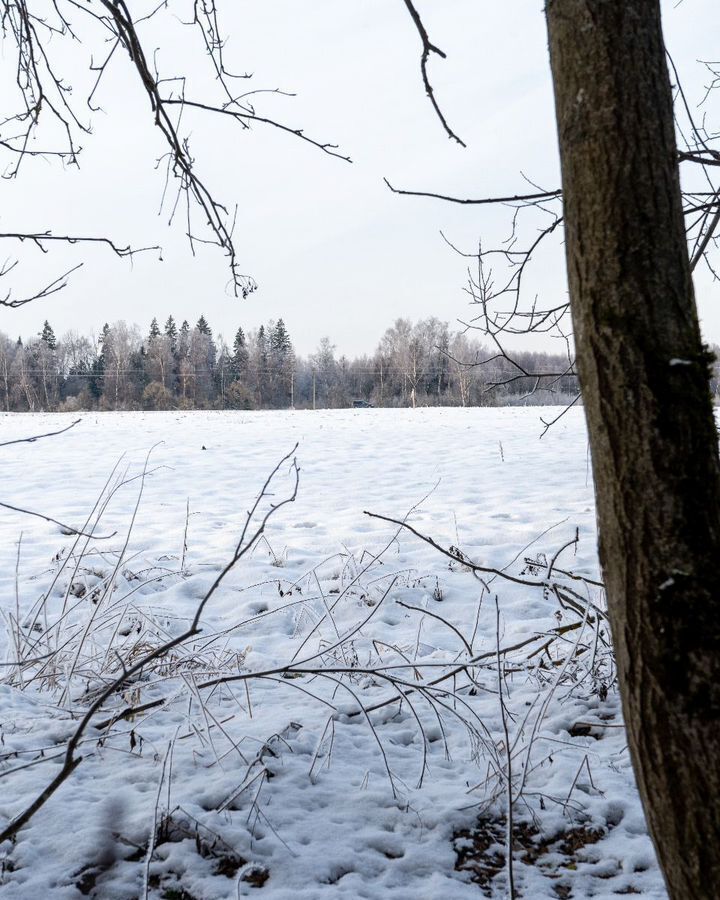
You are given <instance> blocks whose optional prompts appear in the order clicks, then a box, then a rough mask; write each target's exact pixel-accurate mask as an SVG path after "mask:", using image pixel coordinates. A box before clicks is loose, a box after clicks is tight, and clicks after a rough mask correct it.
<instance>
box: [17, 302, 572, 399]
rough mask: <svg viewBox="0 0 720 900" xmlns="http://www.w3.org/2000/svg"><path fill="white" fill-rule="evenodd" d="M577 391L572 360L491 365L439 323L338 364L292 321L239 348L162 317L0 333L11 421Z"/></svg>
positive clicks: (257, 333)
mask: <svg viewBox="0 0 720 900" xmlns="http://www.w3.org/2000/svg"><path fill="white" fill-rule="evenodd" d="M523 373H527V374H523ZM538 388H542V389H541V390H539V391H538ZM576 393H577V384H576V378H575V376H574V374H572V372H571V371H569V370H568V362H567V358H566V357H564V356H560V355H553V354H547V353H545V354H543V353H518V354H515V355H514V357H513V360H512V362H511V361H510V360H509V359H507V358H505V357H503V356H502V355H499V356H496V357H493V354H492V352H491V351H490V350H488V349H487V347H485V346H484V345H483V344H482V343H481V342H480V341H479V340H477V338H476V337H475V336H474V335H473V334H472V333H471V332H467V331H452V330H451V329H450V327H449V325H448V323H447V322H441V321H439V320H437V319H435V318H430V319H423V320H421V321H419V322H416V323H413V322H411V321H410V320H408V319H397V320H396V321H395V323H394V324H393V325H392V326H391V327H390V328H388V329H387V330H386V331H385V334H384V335H383V336H382V338H381V340H380V342H379V344H378V346H377V348H376V350H375V352H374V353H373V354H371V355H363V356H358V357H355V358H353V359H350V358H348V357H347V356H344V355H340V356H338V355H337V354H336V348H335V346H334V345H333V344H332V342H331V341H330V339H329V338H327V337H323V338H322V339H321V340H320V342H319V344H318V347H317V349H316V351H315V352H314V353H312V354H310V355H308V356H307V357H301V356H299V355H298V354H297V353H296V352H295V349H294V347H293V342H292V340H291V337H290V335H289V333H288V330H287V328H286V326H285V323H284V322H283V320H282V319H278V320H277V321H270V322H269V323H268V324H267V325H263V326H260V328H258V329H256V330H253V331H250V332H248V333H246V332H245V331H244V330H243V329H242V328H241V327H240V328H238V329H237V332H236V333H235V335H234V337H233V340H232V342H231V343H227V342H226V341H225V339H224V338H223V337H222V335H218V336H217V337H216V336H214V334H213V329H212V328H211V327H210V324H209V323H208V321H207V320H206V318H205V317H204V316H200V318H199V319H198V321H197V323H196V324H195V325H194V326H191V325H190V324H189V323H188V322H187V321H184V322H182V323H181V324H180V325H178V324H177V323H176V321H175V319H174V318H173V317H172V316H170V317H169V318H168V319H167V321H166V322H165V324H164V326H162V327H161V326H160V324H159V323H158V321H157V319H153V320H152V323H151V325H150V328H149V330H148V332H147V333H146V334H145V335H143V334H142V333H141V331H140V329H139V328H138V326H137V325H129V324H128V323H126V322H124V321H122V320H120V321H117V322H115V323H113V324H112V325H111V324H105V325H104V326H103V328H102V330H101V331H100V334H99V335H98V336H96V337H93V336H88V335H83V334H79V333H78V332H76V331H68V332H67V333H66V334H64V335H63V336H62V337H61V338H57V337H56V335H55V331H54V329H53V328H52V326H51V325H50V324H49V322H47V321H46V322H45V324H44V326H43V329H42V331H41V332H40V333H39V334H38V335H36V336H35V337H33V338H31V339H29V340H25V341H23V340H22V339H21V338H18V339H17V340H12V339H11V338H10V337H8V336H7V335H6V334H3V333H2V332H0V405H1V407H2V408H4V409H5V410H6V411H8V412H11V411H41V410H68V411H72V410H79V409H100V410H132V409H149V410H168V409H248V410H249V409H283V408H290V407H295V408H300V409H308V408H342V407H348V406H351V405H352V404H353V403H369V404H372V405H373V406H388V407H399V406H440V405H442V406H487V405H502V404H515V403H526V402H533V403H540V402H543V403H562V402H567V400H568V399H572V397H573V396H575V395H576Z"/></svg>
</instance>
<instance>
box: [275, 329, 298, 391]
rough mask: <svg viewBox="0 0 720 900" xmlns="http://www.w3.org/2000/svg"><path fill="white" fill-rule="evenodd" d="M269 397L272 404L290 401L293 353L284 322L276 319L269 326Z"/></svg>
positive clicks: (293, 364)
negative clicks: (275, 321)
mask: <svg viewBox="0 0 720 900" xmlns="http://www.w3.org/2000/svg"><path fill="white" fill-rule="evenodd" d="M269 332H270V339H269V347H270V349H269V363H270V373H269V382H270V398H271V402H272V403H273V405H274V406H286V405H287V404H288V403H289V402H291V393H292V381H293V374H294V369H295V355H294V353H293V346H292V342H291V341H290V335H289V334H288V331H287V328H286V327H285V323H284V322H283V320H282V319H278V321H277V324H275V325H274V326H273V325H272V324H271V326H270V328H269Z"/></svg>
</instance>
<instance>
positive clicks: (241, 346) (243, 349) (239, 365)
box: [230, 328, 249, 381]
mask: <svg viewBox="0 0 720 900" xmlns="http://www.w3.org/2000/svg"><path fill="white" fill-rule="evenodd" d="M248 358H249V353H248V348H247V343H246V341H245V333H244V331H243V330H242V328H238V330H237V333H236V334H235V340H234V341H233V355H232V359H231V360H230V371H231V372H232V376H233V380H234V381H237V380H238V379H240V378H242V376H243V375H244V374H245V373H246V372H247V367H248Z"/></svg>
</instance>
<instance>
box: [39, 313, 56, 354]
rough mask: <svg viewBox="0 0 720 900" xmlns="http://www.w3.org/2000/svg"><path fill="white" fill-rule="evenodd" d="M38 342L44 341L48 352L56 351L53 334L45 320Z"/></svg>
mask: <svg viewBox="0 0 720 900" xmlns="http://www.w3.org/2000/svg"><path fill="white" fill-rule="evenodd" d="M40 340H41V341H44V342H45V344H47V346H48V348H49V349H50V350H56V349H57V340H56V339H55V332H54V331H53V330H52V328H51V327H50V323H49V322H48V320H47V319H45V324H44V325H43V330H42V331H41V332H40Z"/></svg>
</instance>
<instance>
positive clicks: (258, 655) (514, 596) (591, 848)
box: [0, 409, 665, 900]
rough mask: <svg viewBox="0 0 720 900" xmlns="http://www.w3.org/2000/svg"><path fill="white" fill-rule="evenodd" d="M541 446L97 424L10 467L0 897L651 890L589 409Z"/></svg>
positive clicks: (379, 414)
mask: <svg viewBox="0 0 720 900" xmlns="http://www.w3.org/2000/svg"><path fill="white" fill-rule="evenodd" d="M547 413H548V415H552V411H547ZM69 422H70V419H67V418H65V417H63V416H57V415H56V416H50V415H43V416H33V417H29V416H14V417H13V416H3V417H0V427H1V428H2V431H1V432H0V441H8V440H12V439H13V438H15V437H22V436H24V435H27V434H31V433H41V432H44V431H51V430H53V431H54V430H58V429H60V428H62V427H63V426H64V425H65V424H69ZM541 432H542V425H541V424H540V422H539V420H538V411H537V410H522V409H501V410H491V409H484V410H443V409H438V410H417V411H414V412H411V411H390V410H361V411H343V412H323V413H315V414H313V413H242V414H241V413H227V414H224V413H196V414H180V415H179V414H170V413H168V414H106V415H97V416H96V415H91V416H89V417H86V418H85V419H84V420H83V422H82V423H80V425H78V426H77V427H76V428H74V429H72V430H71V431H69V432H66V433H65V434H63V435H60V436H58V437H56V438H53V439H47V440H45V441H39V442H36V443H33V444H14V445H11V446H6V447H4V448H0V453H1V454H2V457H1V458H2V464H3V473H4V477H3V490H2V497H0V499H2V500H3V501H5V502H7V503H9V504H12V505H14V506H16V507H21V508H23V509H28V510H34V511H40V512H42V513H44V514H45V515H46V516H48V517H50V518H51V519H52V520H54V521H47V520H45V519H38V518H35V517H27V516H21V515H20V514H19V513H11V512H9V511H4V512H3V518H2V538H3V547H4V558H3V565H2V569H1V570H0V583H1V587H2V597H3V602H2V613H3V618H4V623H5V629H4V653H5V665H4V667H3V669H2V676H3V677H2V685H0V697H1V698H2V707H0V714H1V717H2V718H1V732H0V743H1V748H0V766H1V768H0V778H1V779H2V787H3V791H2V795H1V797H2V799H1V800H0V828H6V829H7V828H8V827H9V828H10V830H11V831H13V830H15V827H14V825H13V822H14V823H15V825H18V824H19V822H22V821H23V820H22V818H21V819H20V820H18V816H20V817H22V814H23V812H24V811H25V812H27V811H28V810H30V811H31V812H32V815H29V816H28V817H27V822H26V823H24V824H23V827H22V828H19V829H18V830H17V833H16V835H15V836H14V838H13V839H12V840H6V841H5V842H4V843H3V844H2V847H1V848H0V849H1V850H2V851H3V853H4V859H3V864H2V866H3V871H2V876H1V879H2V880H1V881H0V892H2V895H3V897H6V896H7V897H18V898H29V897H34V896H49V897H53V898H55V897H57V898H77V897H81V896H83V895H85V896H95V897H102V898H123V900H128V898H131V897H133V898H134V897H152V898H172V897H183V898H186V900H187V898H196V900H203V898H207V900H209V898H224V897H228V898H230V897H237V896H244V895H246V894H254V892H255V891H257V890H262V892H263V893H262V894H261V895H260V896H268V897H272V898H285V897H287V898H290V897H294V898H295V897H300V898H308V900H309V898H316V897H324V896H327V897H348V898H350V897H352V898H355V897H360V898H373V900H375V898H378V900H379V898H391V900H399V898H406V897H407V898H409V897H413V898H416V897H420V898H422V897H427V898H430V897H438V896H446V897H449V898H455V897H457V898H463V897H477V896H478V894H479V893H480V895H483V894H484V895H487V896H497V897H503V896H510V894H511V892H513V891H514V892H515V893H516V895H517V896H524V897H532V898H544V897H547V898H565V897H576V898H579V897H608V898H609V897H616V896H617V895H618V894H622V893H633V892H635V893H640V894H642V895H643V896H645V897H650V898H662V897H665V893H664V890H663V888H662V883H661V879H660V876H659V873H658V871H657V866H656V863H655V860H654V855H653V852H652V847H651V844H650V842H649V839H648V837H647V834H646V830H645V825H644V821H643V817H642V813H641V810H640V805H639V801H638V799H637V794H636V791H635V787H634V783H633V779H632V772H631V769H630V765H629V760H628V756H627V750H626V747H625V739H624V731H623V727H622V720H621V714H620V709H619V701H618V697H617V693H616V686H615V674H614V664H613V658H612V653H611V649H610V647H609V635H608V627H607V622H606V619H605V615H604V600H603V595H602V589H601V586H600V585H599V584H598V575H597V570H596V559H595V553H594V524H593V500H592V485H591V484H590V483H589V476H588V466H587V453H586V441H585V435H584V431H583V427H582V418H581V412H580V411H579V410H578V411H576V410H573V411H571V412H570V413H569V414H568V415H567V416H565V417H563V419H561V420H560V421H559V422H558V424H557V425H556V426H555V427H554V428H553V429H551V430H550V431H549V432H548V433H547V434H546V435H545V437H544V438H543V439H542V440H539V439H538V435H539V434H540V433H541ZM160 440H162V441H163V443H162V444H161V445H159V446H155V445H156V444H157V442H158V441H160ZM296 442H299V448H298V450H297V453H296V457H297V460H298V464H299V467H300V474H299V488H298V490H297V498H296V499H294V500H293V502H292V503H288V504H287V505H286V506H284V507H283V508H276V507H277V505H278V504H279V503H281V502H283V501H284V500H290V499H291V498H294V497H295V489H296V470H295V468H294V467H293V463H292V460H293V459H294V457H293V456H292V455H291V456H288V457H287V458H286V459H285V460H284V462H282V463H281V464H280V465H279V468H278V469H277V472H276V473H275V475H274V477H273V478H272V479H271V480H267V479H268V475H269V474H270V473H271V472H272V470H273V467H275V466H276V465H277V464H278V463H279V461H280V460H281V459H282V458H283V457H284V456H285V455H286V454H287V453H288V451H291V449H292V447H293V446H294V444H295V443H296ZM151 447H154V449H153V450H152V453H151V454H150V457H149V459H148V456H147V454H148V450H149V448H151ZM121 454H125V455H124V456H123V457H122V459H121V461H120V462H119V463H118V464H117V465H115V463H116V460H117V459H118V458H120V456H121ZM113 466H115V468H113ZM263 485H265V488H263ZM254 504H255V505H254ZM365 510H367V511H369V512H370V513H372V514H373V515H367V514H366V513H365V512H364V511H365ZM59 523H62V525H61V524H59ZM21 531H22V532H23V534H22V540H19V537H20V532H21ZM68 532H69V533H68ZM428 537H432V539H433V540H434V541H435V542H436V544H437V546H434V545H432V544H431V543H429V542H428V540H426V539H425V538H428ZM443 551H444V552H443ZM229 563H233V565H228V564H229ZM68 742H70V744H71V747H70V751H71V752H68ZM79 758H81V762H79V763H77V764H75V760H77V759H79ZM70 763H72V766H69V764H70ZM63 766H64V767H65V768H63ZM66 770H67V771H66ZM64 775H67V777H66V778H65V777H62V776H64ZM53 782H55V783H56V785H57V790H56V792H55V793H53V794H52V795H44V794H43V792H44V791H46V788H47V787H48V785H50V784H52V783H53ZM38 798H40V799H42V801H43V803H42V804H41V805H37V804H36V805H37V809H34V808H33V801H34V800H35V801H37V799H38Z"/></svg>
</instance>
